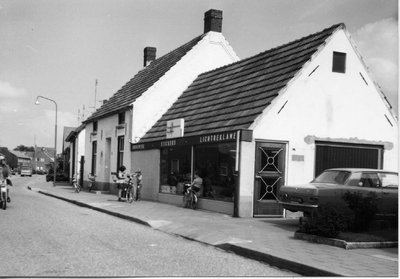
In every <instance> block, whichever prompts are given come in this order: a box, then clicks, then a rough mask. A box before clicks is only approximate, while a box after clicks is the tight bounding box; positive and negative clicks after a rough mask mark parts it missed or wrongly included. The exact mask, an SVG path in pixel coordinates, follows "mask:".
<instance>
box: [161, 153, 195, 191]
mask: <svg viewBox="0 0 400 279" xmlns="http://www.w3.org/2000/svg"><path fill="white" fill-rule="evenodd" d="M160 167H161V192H168V193H171V192H174V191H177V192H179V193H178V194H182V193H181V191H182V190H183V186H182V185H183V184H184V183H190V181H191V147H190V146H181V147H178V148H177V147H172V148H164V149H162V150H161V162H160ZM178 186H179V190H178V189H177V187H178ZM171 187H172V188H171ZM171 189H172V190H171Z"/></svg>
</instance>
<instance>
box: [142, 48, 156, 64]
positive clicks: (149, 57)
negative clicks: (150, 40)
mask: <svg viewBox="0 0 400 279" xmlns="http://www.w3.org/2000/svg"><path fill="white" fill-rule="evenodd" d="M156 51H157V49H156V48H155V47H145V48H144V50H143V52H144V63H143V66H144V67H146V66H148V65H150V63H151V62H153V61H154V60H156Z"/></svg>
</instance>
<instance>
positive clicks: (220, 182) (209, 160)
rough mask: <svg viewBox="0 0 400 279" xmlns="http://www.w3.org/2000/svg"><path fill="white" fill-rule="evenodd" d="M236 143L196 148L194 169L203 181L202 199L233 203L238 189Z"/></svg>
mask: <svg viewBox="0 0 400 279" xmlns="http://www.w3.org/2000/svg"><path fill="white" fill-rule="evenodd" d="M235 158H236V143H219V144H207V145H201V146H196V147H195V148H194V165H195V167H194V169H195V170H197V171H199V172H200V177H201V178H202V179H203V190H202V191H201V197H202V198H209V199H215V200H221V201H227V202H233V196H234V193H235V187H236V177H235Z"/></svg>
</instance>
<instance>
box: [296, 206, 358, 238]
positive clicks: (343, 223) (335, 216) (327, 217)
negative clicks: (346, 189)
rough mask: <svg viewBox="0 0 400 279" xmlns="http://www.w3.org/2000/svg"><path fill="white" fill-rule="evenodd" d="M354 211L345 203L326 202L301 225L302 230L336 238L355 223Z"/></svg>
mask: <svg viewBox="0 0 400 279" xmlns="http://www.w3.org/2000/svg"><path fill="white" fill-rule="evenodd" d="M354 218H355V216H354V212H353V211H352V210H350V209H349V208H348V207H347V206H346V205H344V204H343V203H326V204H322V205H321V206H320V207H318V209H317V210H315V211H313V212H312V213H311V215H310V217H309V218H307V219H306V220H305V222H303V223H302V224H301V226H300V232H304V233H307V234H313V235H319V236H323V237H330V238H335V237H337V236H338V234H339V232H345V231H348V230H349V229H350V228H351V227H352V226H353V223H354Z"/></svg>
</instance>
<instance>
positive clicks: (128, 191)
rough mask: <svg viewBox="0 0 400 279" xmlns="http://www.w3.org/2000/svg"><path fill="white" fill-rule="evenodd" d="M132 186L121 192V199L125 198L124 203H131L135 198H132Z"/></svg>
mask: <svg viewBox="0 0 400 279" xmlns="http://www.w3.org/2000/svg"><path fill="white" fill-rule="evenodd" d="M132 189H133V186H132V185H129V186H128V187H126V188H125V189H124V190H123V193H122V197H124V198H126V201H127V202H129V203H132V202H133V200H134V199H135V197H134V196H133V191H132Z"/></svg>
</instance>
